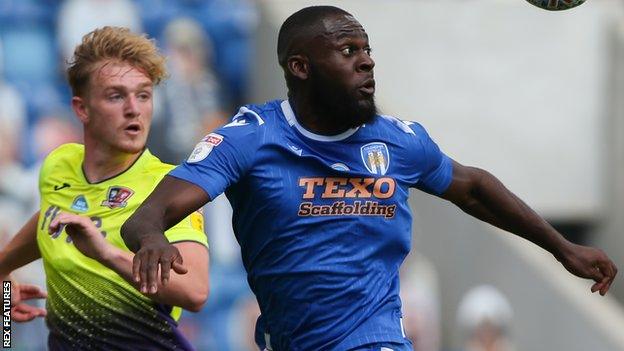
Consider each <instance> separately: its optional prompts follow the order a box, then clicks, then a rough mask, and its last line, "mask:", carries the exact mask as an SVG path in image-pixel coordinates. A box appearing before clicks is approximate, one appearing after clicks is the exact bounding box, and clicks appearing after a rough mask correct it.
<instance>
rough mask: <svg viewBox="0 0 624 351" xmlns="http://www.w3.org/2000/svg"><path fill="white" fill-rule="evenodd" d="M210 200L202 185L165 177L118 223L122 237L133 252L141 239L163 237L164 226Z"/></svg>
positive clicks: (136, 249)
mask: <svg viewBox="0 0 624 351" xmlns="http://www.w3.org/2000/svg"><path fill="white" fill-rule="evenodd" d="M208 201H210V198H209V197H208V195H207V194H206V193H205V192H204V190H203V189H202V188H200V187H199V186H197V185H195V184H191V183H189V182H186V181H184V180H180V179H178V178H175V177H171V176H165V177H164V178H163V180H161V181H160V183H158V185H157V186H156V188H155V189H154V191H152V193H151V194H150V195H149V196H148V197H147V199H145V201H144V202H143V203H142V204H141V205H140V206H139V208H138V209H137V210H136V211H135V212H134V213H133V214H132V215H131V216H130V218H128V220H127V221H126V222H125V223H124V224H123V225H122V226H121V237H122V238H123V240H124V242H125V243H126V246H127V247H128V248H129V249H130V250H131V251H133V252H137V251H139V249H140V248H141V247H142V242H143V241H146V240H147V241H149V239H150V238H152V237H162V238H163V239H164V233H165V231H166V230H167V229H169V228H171V227H172V226H174V225H175V224H176V223H179V222H180V221H181V220H182V219H183V218H185V217H187V216H188V215H190V214H191V213H193V211H196V210H197V209H198V208H200V207H202V206H203V205H204V204H206V203H207V202H208Z"/></svg>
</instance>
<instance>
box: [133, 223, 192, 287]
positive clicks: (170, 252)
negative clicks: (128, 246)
mask: <svg viewBox="0 0 624 351" xmlns="http://www.w3.org/2000/svg"><path fill="white" fill-rule="evenodd" d="M182 263H183V261H182V255H181V254H180V251H178V249H177V248H176V247H175V246H173V245H171V244H170V243H169V242H168V241H167V239H166V238H165V236H164V235H148V236H144V237H143V238H142V239H141V248H140V249H139V251H137V253H136V254H135V255H134V261H133V265H132V274H133V275H134V281H135V282H137V283H139V291H141V292H142V293H144V294H155V293H156V292H158V272H159V268H160V278H161V282H162V284H163V285H165V284H167V282H168V281H169V274H170V272H169V271H170V270H171V269H173V270H174V271H175V272H176V273H178V274H186V272H187V271H188V270H187V269H186V268H184V266H183V265H182Z"/></svg>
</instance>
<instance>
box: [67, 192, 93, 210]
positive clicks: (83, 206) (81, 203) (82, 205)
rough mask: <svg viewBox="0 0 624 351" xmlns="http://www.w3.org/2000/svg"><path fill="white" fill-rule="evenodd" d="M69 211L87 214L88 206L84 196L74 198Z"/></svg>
mask: <svg viewBox="0 0 624 351" xmlns="http://www.w3.org/2000/svg"><path fill="white" fill-rule="evenodd" d="M71 209H72V210H75V211H78V212H87V210H88V209H89V204H88V203H87V199H85V197H84V195H78V196H76V198H75V199H74V201H73V202H72V205H71Z"/></svg>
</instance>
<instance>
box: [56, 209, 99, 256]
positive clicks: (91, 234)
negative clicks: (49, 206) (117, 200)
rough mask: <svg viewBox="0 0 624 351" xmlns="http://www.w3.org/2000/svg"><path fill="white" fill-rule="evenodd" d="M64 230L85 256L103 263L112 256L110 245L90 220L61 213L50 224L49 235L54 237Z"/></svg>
mask: <svg viewBox="0 0 624 351" xmlns="http://www.w3.org/2000/svg"><path fill="white" fill-rule="evenodd" d="M63 229H65V232H66V233H67V235H69V237H70V238H71V239H72V242H73V243H74V246H75V247H76V248H77V249H78V250H79V251H80V252H82V254H83V255H85V256H87V257H90V258H92V259H94V260H98V261H101V260H104V259H106V257H107V255H108V254H110V244H109V243H108V242H107V241H106V239H104V237H103V236H102V233H100V230H99V229H98V228H97V227H96V226H95V224H94V223H93V221H91V219H90V218H88V217H85V216H80V215H76V214H73V213H67V212H61V213H59V214H58V216H56V217H55V218H54V219H53V220H52V222H50V227H49V228H48V233H49V234H50V235H54V234H57V233H58V232H59V231H62V230H63Z"/></svg>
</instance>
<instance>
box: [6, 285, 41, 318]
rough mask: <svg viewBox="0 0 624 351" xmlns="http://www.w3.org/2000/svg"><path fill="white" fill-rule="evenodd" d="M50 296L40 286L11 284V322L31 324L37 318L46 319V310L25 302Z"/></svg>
mask: <svg viewBox="0 0 624 351" xmlns="http://www.w3.org/2000/svg"><path fill="white" fill-rule="evenodd" d="M47 296H48V294H47V293H46V292H45V291H43V290H41V289H40V288H39V287H38V286H35V285H30V284H19V283H17V282H16V281H14V280H13V281H12V282H11V320H13V321H15V322H19V323H23V322H29V321H31V320H33V319H35V318H37V317H45V316H46V314H47V311H46V309H45V308H41V307H36V306H31V305H29V304H27V303H26V302H24V301H27V300H32V299H45V298H46V297H47Z"/></svg>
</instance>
